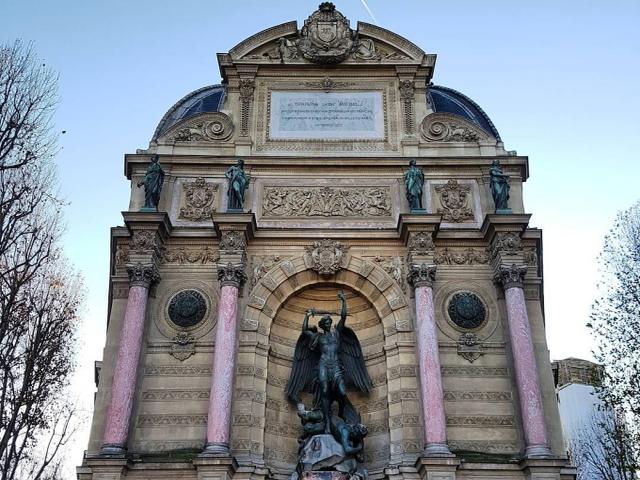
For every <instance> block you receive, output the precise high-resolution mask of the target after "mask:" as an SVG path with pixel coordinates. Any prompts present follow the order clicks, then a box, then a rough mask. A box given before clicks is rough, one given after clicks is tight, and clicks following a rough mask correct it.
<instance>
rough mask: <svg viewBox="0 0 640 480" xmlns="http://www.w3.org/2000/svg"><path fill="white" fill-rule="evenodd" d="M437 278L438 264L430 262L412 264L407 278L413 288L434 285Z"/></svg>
mask: <svg viewBox="0 0 640 480" xmlns="http://www.w3.org/2000/svg"><path fill="white" fill-rule="evenodd" d="M435 279H436V266H435V265H430V264H428V263H419V264H416V263H414V264H412V265H410V266H409V274H408V275H407V280H408V281H409V283H411V285H413V288H419V287H432V286H433V282H434V281H435Z"/></svg>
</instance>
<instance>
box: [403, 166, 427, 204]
mask: <svg viewBox="0 0 640 480" xmlns="http://www.w3.org/2000/svg"><path fill="white" fill-rule="evenodd" d="M404 185H405V187H406V194H407V200H408V201H409V208H411V211H412V212H418V213H421V212H423V211H424V208H423V207H422V191H423V188H424V173H422V169H421V168H418V167H417V166H416V159H415V158H412V159H411V160H410V161H409V170H407V171H406V172H404Z"/></svg>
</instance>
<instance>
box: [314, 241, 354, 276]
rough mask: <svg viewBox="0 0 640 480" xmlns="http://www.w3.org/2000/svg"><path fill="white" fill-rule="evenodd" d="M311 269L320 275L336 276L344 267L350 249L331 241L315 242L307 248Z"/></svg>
mask: <svg viewBox="0 0 640 480" xmlns="http://www.w3.org/2000/svg"><path fill="white" fill-rule="evenodd" d="M305 250H306V252H307V256H308V258H309V259H310V261H311V268H312V269H313V270H315V271H316V272H318V273H319V274H320V275H334V274H336V273H337V272H338V271H339V270H340V269H341V268H342V267H343V261H344V259H345V257H346V254H347V252H348V250H349V247H348V246H346V245H343V244H342V243H340V242H337V241H335V240H330V239H324V240H319V241H316V242H313V244H312V245H311V246H308V247H306V249H305Z"/></svg>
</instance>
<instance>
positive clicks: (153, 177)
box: [138, 154, 164, 212]
mask: <svg viewBox="0 0 640 480" xmlns="http://www.w3.org/2000/svg"><path fill="white" fill-rule="evenodd" d="M159 160H160V157H159V156H158V154H156V155H154V156H153V157H151V164H150V165H149V168H147V172H146V173H145V174H144V177H143V178H142V180H141V181H139V182H138V188H140V187H141V186H143V185H144V207H142V208H141V209H140V210H141V211H143V212H157V211H158V203H159V202H160V192H161V191H162V184H163V183H164V170H162V167H161V166H160V162H159Z"/></svg>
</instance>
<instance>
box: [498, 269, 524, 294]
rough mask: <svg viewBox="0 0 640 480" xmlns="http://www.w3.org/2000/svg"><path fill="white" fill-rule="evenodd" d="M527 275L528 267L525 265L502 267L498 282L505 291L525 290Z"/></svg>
mask: <svg viewBox="0 0 640 480" xmlns="http://www.w3.org/2000/svg"><path fill="white" fill-rule="evenodd" d="M526 274H527V267H526V266H524V265H516V264H515V263H514V264H512V265H511V266H507V265H500V269H499V272H498V275H497V277H496V281H497V282H498V283H500V284H501V285H502V288H504V290H505V291H506V290H508V289H510V288H524V277H525V275H526Z"/></svg>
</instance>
